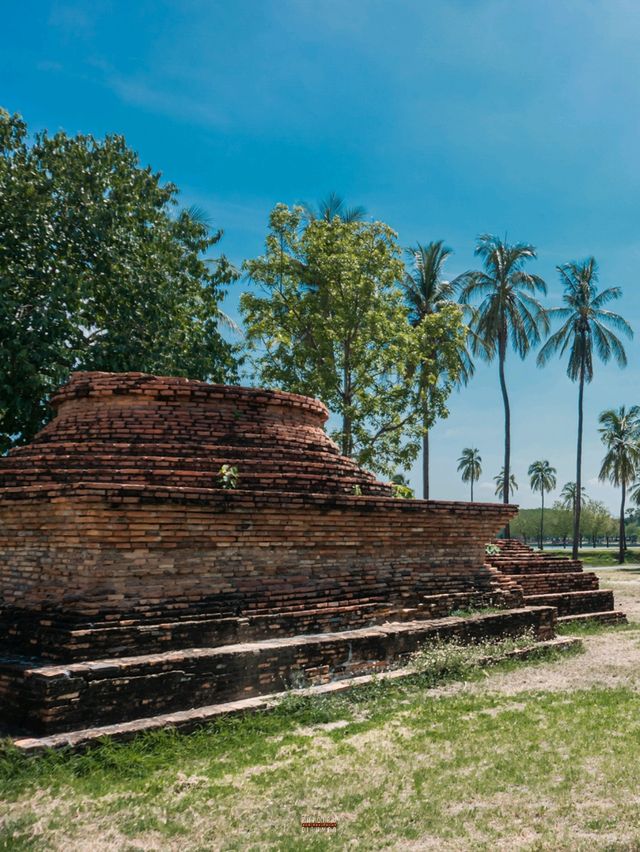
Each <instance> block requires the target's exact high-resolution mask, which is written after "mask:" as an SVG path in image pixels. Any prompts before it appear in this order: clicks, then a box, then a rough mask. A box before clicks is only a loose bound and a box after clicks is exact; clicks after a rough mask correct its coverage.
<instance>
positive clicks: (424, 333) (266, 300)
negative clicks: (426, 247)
mask: <svg viewBox="0 0 640 852" xmlns="http://www.w3.org/2000/svg"><path fill="white" fill-rule="evenodd" d="M245 270H246V272H247V273H248V275H249V277H250V279H251V280H252V281H253V282H254V283H255V284H256V285H258V287H259V290H258V292H257V293H256V292H248V293H244V294H243V295H242V297H241V305H242V310H243V314H244V317H245V320H246V326H247V340H248V344H249V347H250V352H251V355H252V357H253V362H254V364H255V367H256V371H257V373H258V376H259V378H260V381H261V382H262V383H263V384H266V385H267V386H276V387H282V388H285V389H287V390H290V391H294V392H298V393H303V394H309V395H312V396H317V397H319V398H320V399H322V400H323V401H324V402H325V403H326V404H327V405H328V407H329V409H330V410H331V412H332V413H333V415H334V416H335V418H336V419H337V420H338V423H337V424H336V425H337V428H335V429H334V430H333V432H332V434H333V437H334V438H335V439H336V440H337V441H338V443H339V445H340V448H341V451H342V452H343V453H344V454H345V455H349V456H353V457H354V458H355V459H356V460H357V461H358V462H359V463H360V464H363V465H365V466H367V467H369V468H371V469H373V470H377V471H380V472H382V473H384V474H386V475H390V474H392V473H393V472H394V471H395V470H396V469H397V468H401V469H405V470H406V469H407V468H408V466H409V465H410V464H411V462H412V461H413V460H414V459H415V458H416V457H417V455H418V453H419V451H420V438H421V435H422V430H423V426H424V424H423V420H422V413H423V400H424V396H425V394H426V393H428V394H429V400H430V406H431V407H430V420H429V425H431V423H432V422H433V421H434V420H435V419H436V418H437V417H443V416H446V414H447V410H446V405H445V403H446V399H447V397H448V395H449V393H450V392H451V389H452V386H453V383H454V382H455V381H456V380H457V365H458V363H459V359H458V352H459V349H460V346H461V345H462V343H463V341H464V336H465V329H464V325H463V323H462V316H461V311H460V308H459V307H458V306H457V305H453V304H452V305H449V306H447V307H445V308H443V309H442V310H441V311H439V312H438V313H437V314H433V315H429V316H426V317H424V319H423V320H422V321H421V322H420V323H418V324H417V325H412V324H411V323H410V322H409V313H408V309H407V307H406V305H405V303H404V299H403V294H402V291H401V289H400V286H399V282H400V281H401V280H402V278H403V275H404V267H403V264H402V261H401V259H400V250H399V247H398V245H397V242H396V236H395V234H394V232H393V231H392V230H391V229H390V228H389V227H388V226H387V225H385V224H383V223H382V222H366V223H365V222H345V221H343V220H342V219H340V218H339V217H337V216H334V217H333V218H331V219H329V220H325V219H319V218H318V219H313V220H311V221H309V220H307V219H306V218H305V216H304V210H303V209H302V208H300V207H294V208H289V207H287V206H286V205H284V204H278V205H277V206H276V207H275V208H274V210H273V211H272V213H271V216H270V220H269V233H268V235H267V239H266V250H265V254H264V255H263V256H262V257H258V258H256V259H254V260H249V261H247V262H246V263H245ZM444 374H446V376H447V377H448V378H447V381H444V382H443V381H441V377H442V376H443V375H444Z"/></svg>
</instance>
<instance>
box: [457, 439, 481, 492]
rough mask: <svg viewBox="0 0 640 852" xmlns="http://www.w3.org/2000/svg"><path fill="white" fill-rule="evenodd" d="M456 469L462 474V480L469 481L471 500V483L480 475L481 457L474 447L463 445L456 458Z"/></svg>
mask: <svg viewBox="0 0 640 852" xmlns="http://www.w3.org/2000/svg"><path fill="white" fill-rule="evenodd" d="M458 471H459V472H460V473H461V474H462V481H463V482H470V483H471V500H472V501H473V483H474V482H477V481H478V480H479V479H480V476H481V475H482V457H481V456H480V453H479V451H478V450H477V449H476V448H474V447H465V448H464V450H463V451H462V455H461V456H460V458H459V459H458Z"/></svg>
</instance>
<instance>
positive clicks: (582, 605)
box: [524, 589, 614, 616]
mask: <svg viewBox="0 0 640 852" xmlns="http://www.w3.org/2000/svg"><path fill="white" fill-rule="evenodd" d="M524 600H525V603H526V605H527V606H555V607H556V609H557V610H558V615H559V616H562V615H576V614H579V613H583V612H606V611H609V610H613V607H614V604H613V592H612V591H611V590H609V589H598V590H597V591H596V590H594V591H581V592H559V593H554V594H545V595H525V598H524Z"/></svg>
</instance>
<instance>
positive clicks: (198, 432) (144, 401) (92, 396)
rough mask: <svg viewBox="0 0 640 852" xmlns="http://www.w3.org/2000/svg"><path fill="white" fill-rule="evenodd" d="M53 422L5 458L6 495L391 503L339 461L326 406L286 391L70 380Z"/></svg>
mask: <svg viewBox="0 0 640 852" xmlns="http://www.w3.org/2000/svg"><path fill="white" fill-rule="evenodd" d="M51 404H52V406H53V407H54V408H55V409H56V412H57V414H56V417H55V418H54V419H53V420H52V421H51V422H50V423H49V424H48V425H47V426H45V428H44V429H43V430H42V431H41V432H39V433H38V434H37V435H36V437H35V438H34V439H33V441H32V442H31V443H30V444H28V445H26V446H24V447H17V448H15V449H14V450H12V451H11V452H10V453H9V455H8V456H6V457H5V458H3V459H0V489H1V488H12V489H15V488H16V487H18V488H20V487H26V486H34V485H51V484H59V483H66V484H69V483H81V482H82V483H108V484H110V485H116V484H118V485H120V484H132V485H133V484H135V485H148V486H170V487H175V488H186V487H188V488H205V489H213V490H220V489H222V487H223V483H222V480H221V478H220V468H221V466H222V465H225V464H226V465H230V466H231V467H234V468H237V476H238V480H237V488H238V489H242V490H252V491H293V492H307V493H323V494H331V493H335V494H354V493H358V492H359V493H361V494H363V495H378V496H389V495H390V493H391V489H390V486H388V485H387V484H385V483H382V482H378V481H377V480H376V479H375V477H374V476H373V475H372V474H370V473H367V472H366V471H364V470H362V469H361V468H359V467H358V466H357V465H356V464H355V463H354V462H353V461H352V460H351V459H349V458H346V457H345V456H342V455H340V452H339V449H338V447H337V446H336V444H335V443H334V442H333V441H332V440H331V439H330V438H329V437H328V436H327V435H326V434H325V432H324V423H325V421H326V420H327V417H328V411H327V409H326V407H325V406H324V405H323V404H322V403H321V402H319V401H318V400H316V399H311V398H309V397H305V396H300V395H298V394H291V393H284V392H281V391H270V390H263V389H260V388H243V387H233V386H229V385H213V384H208V383H206V382H198V381H190V380H189V379H184V378H175V377H164V376H162V377H161V376H151V375H148V374H146V373H98V372H82V373H80V372H78V373H73V374H72V376H71V379H70V381H69V382H68V384H66V385H64V386H63V387H62V388H60V389H59V390H58V391H57V392H56V393H55V394H54V395H53V397H52V399H51Z"/></svg>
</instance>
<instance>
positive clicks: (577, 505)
mask: <svg viewBox="0 0 640 852" xmlns="http://www.w3.org/2000/svg"><path fill="white" fill-rule="evenodd" d="M583 401H584V357H583V360H582V363H581V365H580V389H579V390H578V448H577V453H576V499H575V502H574V507H573V548H572V551H571V556H572V558H573V559H577V558H578V542H579V541H580V512H581V509H582V424H583V419H584V417H583Z"/></svg>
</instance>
